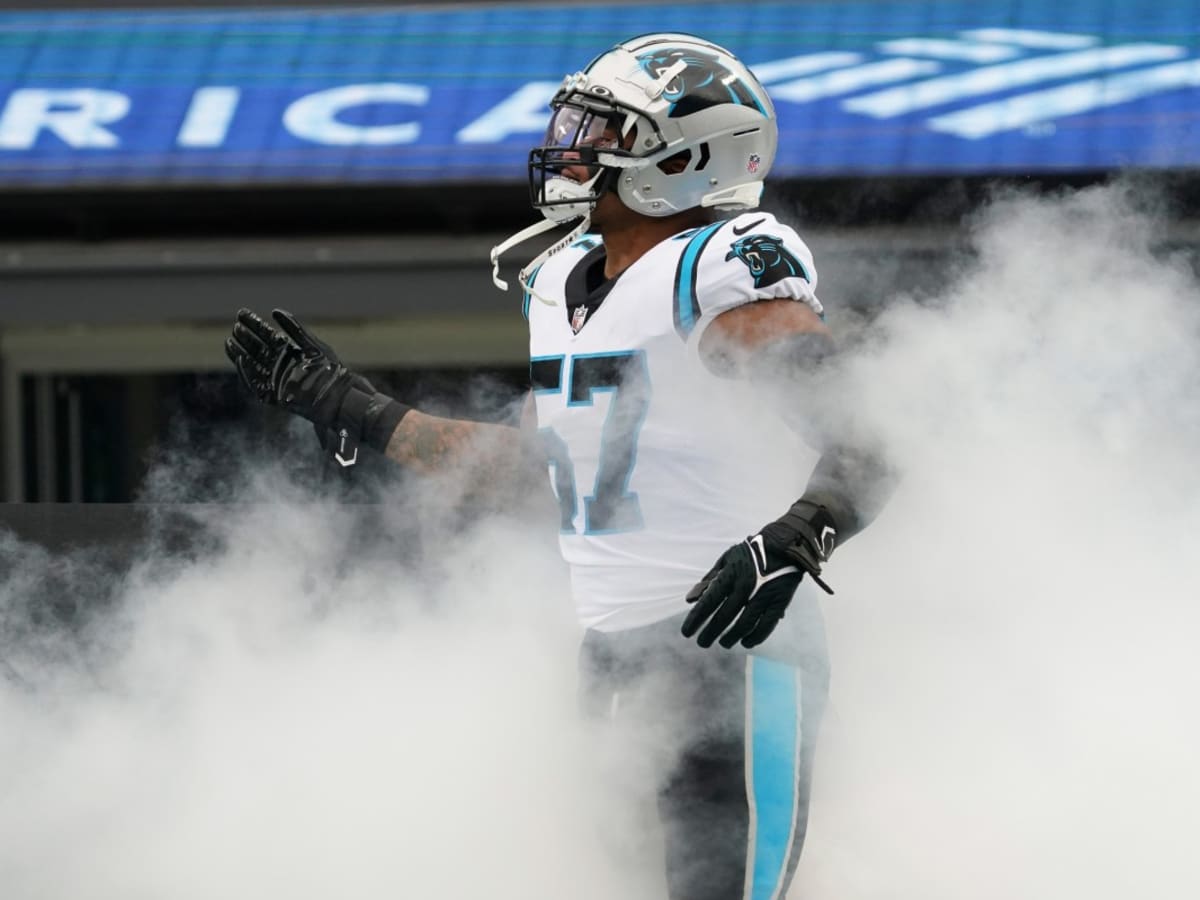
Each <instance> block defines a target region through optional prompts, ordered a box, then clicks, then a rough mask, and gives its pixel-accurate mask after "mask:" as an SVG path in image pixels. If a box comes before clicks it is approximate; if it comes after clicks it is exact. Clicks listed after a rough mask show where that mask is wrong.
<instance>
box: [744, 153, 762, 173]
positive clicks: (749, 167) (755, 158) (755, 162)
mask: <svg viewBox="0 0 1200 900" xmlns="http://www.w3.org/2000/svg"><path fill="white" fill-rule="evenodd" d="M761 162H762V157H761V156H759V155H758V154H757V153H751V154H750V161H749V162H747V163H746V171H747V172H749V173H750V174H751V175H753V174H754V173H755V172H757V171H758V166H759V163H761Z"/></svg>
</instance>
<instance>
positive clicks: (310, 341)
mask: <svg viewBox="0 0 1200 900" xmlns="http://www.w3.org/2000/svg"><path fill="white" fill-rule="evenodd" d="M271 315H272V317H273V318H274V319H275V321H276V322H277V323H278V324H279V327H280V328H282V329H283V333H282V334H281V333H280V332H279V331H276V330H275V329H274V328H272V327H271V326H270V325H268V324H267V323H266V322H264V321H263V320H262V319H260V318H259V317H258V316H256V315H255V314H254V313H252V312H251V311H250V310H248V309H242V310H239V311H238V314H237V321H236V322H235V323H234V326H233V334H232V335H231V336H230V337H228V338H226V340H225V353H226V354H227V355H228V356H229V359H230V360H231V361H232V362H233V364H234V365H235V366H236V367H237V370H238V374H239V375H241V376H242V381H243V382H245V384H246V386H247V387H248V388H249V389H250V390H251V391H252V392H253V393H254V396H256V397H257V398H258V399H259V400H261V401H262V402H263V403H268V404H272V405H278V406H281V407H283V408H284V409H286V410H288V411H289V412H292V413H295V414H296V415H298V416H303V417H304V418H305V419H308V420H309V421H310V422H312V423H313V427H314V428H315V429H316V432H317V438H318V439H319V440H320V441H321V446H322V447H328V446H330V442H331V440H332V439H333V437H334V436H335V434H334V423H335V421H336V420H337V417H338V413H339V411H340V410H341V406H342V401H343V400H344V399H345V398H346V394H347V393H348V392H349V391H350V389H351V388H358V389H359V390H360V391H362V392H363V393H365V394H368V395H371V394H374V393H375V388H374V387H373V386H372V385H371V382H369V381H367V379H365V378H363V377H362V376H361V375H356V374H355V373H354V372H351V371H350V370H349V369H347V368H346V367H345V366H344V365H342V362H341V360H340V359H338V357H337V354H336V353H334V352H333V348H332V347H330V346H329V345H328V344H326V343H325V342H324V341H322V340H319V339H317V338H316V337H313V335H311V334H309V333H308V331H306V330H305V329H304V327H303V326H302V325H301V324H300V323H299V322H297V321H296V319H295V317H293V316H292V314H291V313H289V312H287V311H285V310H282V309H276V310H274V311H272V313H271Z"/></svg>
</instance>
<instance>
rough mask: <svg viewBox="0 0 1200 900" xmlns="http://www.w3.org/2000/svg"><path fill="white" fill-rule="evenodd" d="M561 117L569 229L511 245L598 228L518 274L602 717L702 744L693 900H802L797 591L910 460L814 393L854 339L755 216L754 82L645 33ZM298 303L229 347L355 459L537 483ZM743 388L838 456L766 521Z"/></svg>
mask: <svg viewBox="0 0 1200 900" xmlns="http://www.w3.org/2000/svg"><path fill="white" fill-rule="evenodd" d="M551 111H552V112H551V116H550V122H549V127H548V128H547V131H546V136H545V139H544V141H543V142H542V144H541V146H538V147H536V148H535V149H534V150H533V151H532V152H531V154H530V160H529V179H530V187H531V192H532V201H533V205H534V207H536V208H537V209H539V210H541V211H542V213H543V214H544V221H542V222H539V223H538V224H537V225H534V226H532V227H530V228H528V229H525V230H524V231H523V232H521V233H519V234H517V235H514V236H513V237H512V238H510V239H509V240H508V241H505V242H504V243H503V244H501V245H500V246H499V247H497V248H496V249H495V250H494V251H493V254H492V259H493V263H495V262H496V260H497V259H498V257H499V255H500V254H501V253H502V252H504V251H505V250H507V249H508V248H510V247H511V246H515V245H516V244H517V243H520V242H522V241H524V240H527V239H528V238H530V237H531V236H533V235H535V234H537V233H539V232H542V231H546V230H549V229H550V228H553V227H555V226H556V225H560V224H563V223H569V222H571V221H573V220H578V224H577V225H576V226H575V228H574V229H573V230H572V231H571V232H570V234H568V235H567V236H566V237H565V238H563V239H562V240H559V241H558V242H556V243H555V244H553V245H552V246H551V247H549V248H548V249H547V250H546V251H544V252H542V253H541V254H539V256H538V257H537V258H536V259H534V260H533V261H532V262H531V263H530V264H529V265H528V266H526V267H525V268H524V269H523V270H522V271H521V274H520V276H519V280H520V283H521V286H522V288H523V291H524V302H523V310H524V314H525V316H526V317H527V319H528V322H529V351H530V379H531V388H532V389H531V391H530V394H529V397H528V400H527V407H526V411H527V415H526V417H525V418H526V426H525V427H526V428H527V430H528V431H530V432H536V435H537V437H538V438H539V442H540V446H541V448H542V450H543V451H544V454H545V462H546V467H547V471H548V473H549V480H550V484H551V486H552V488H553V490H554V493H555V496H556V498H557V500H558V505H559V525H560V531H561V535H560V544H561V548H562V553H563V556H564V558H565V559H566V561H567V563H568V564H569V567H570V574H571V584H572V591H573V594H574V602H575V605H576V608H577V611H578V615H579V619H580V622H581V623H582V625H583V626H584V628H585V633H584V638H583V642H582V650H581V667H580V669H581V677H582V679H583V695H584V697H585V698H586V699H587V706H588V708H589V709H590V710H592V711H594V712H595V714H596V715H598V716H624V715H629V716H641V717H643V718H642V720H641V721H643V722H644V723H645V724H646V726H647V727H649V726H650V724H651V723H657V724H661V723H662V722H664V721H669V722H670V725H671V728H672V730H673V732H674V734H675V735H676V737H677V738H678V740H679V743H678V744H677V746H676V747H675V752H674V753H673V754H672V756H671V760H670V763H669V764H668V765H667V766H666V767H665V771H663V772H662V773H661V778H660V779H659V782H658V793H657V806H658V810H659V816H660V819H661V823H662V826H663V833H664V837H665V847H666V872H667V879H668V883H669V887H670V894H671V897H672V898H675V900H734V898H742V897H745V898H764V900H766V898H780V897H783V896H784V895H785V893H786V891H787V887H788V884H789V882H790V880H791V877H792V873H793V871H794V869H795V866H796V862H797V860H798V857H799V853H800V848H801V845H802V843H803V840H804V834H805V827H806V822H807V810H808V797H809V781H810V773H811V767H812V758H813V746H814V741H815V736H816V731H817V727H818V724H819V721H820V717H821V710H822V707H823V703H824V698H825V694H826V684H827V666H826V660H825V652H824V639H823V634H822V627H821V622H820V617H819V613H818V607H817V603H816V598H817V594H816V592H815V591H814V590H812V589H811V588H809V587H808V586H807V584H806V585H805V586H804V587H803V588H801V589H800V590H798V588H800V587H801V582H802V581H806V582H808V583H810V584H816V585H818V586H820V587H822V588H824V589H825V590H828V588H827V587H825V584H824V582H823V581H822V569H823V567H824V566H825V564H826V562H827V561H828V560H829V558H830V555H831V554H832V553H833V551H834V549H835V548H836V547H838V546H839V545H840V544H841V543H843V542H844V541H845V540H846V539H847V538H849V537H850V536H851V535H853V534H854V533H855V532H857V531H858V530H860V529H861V528H862V527H863V526H864V525H865V524H866V523H867V522H868V521H869V520H870V518H871V517H872V516H873V515H874V513H875V511H876V509H877V508H878V505H879V503H880V502H881V498H882V497H883V495H884V494H885V493H886V484H887V481H888V477H887V472H886V467H885V466H883V465H881V464H880V463H879V461H878V459H877V458H876V456H875V455H874V454H872V453H869V452H866V451H864V450H863V449H862V448H860V447H856V446H853V445H852V444H851V443H850V442H849V441H848V439H847V436H846V429H845V428H844V427H843V425H842V424H841V423H839V422H838V421H836V420H835V417H833V416H830V415H828V411H826V412H825V413H822V412H821V411H819V410H818V409H817V408H816V406H815V405H814V406H813V407H812V408H811V409H806V408H805V404H804V399H803V398H805V397H806V396H811V395H812V394H813V391H814V385H815V384H816V382H817V380H818V379H817V375H818V374H819V373H820V371H821V368H822V366H827V365H828V364H829V359H830V357H831V355H832V354H833V353H834V345H833V341H832V339H831V336H830V333H829V330H828V328H827V327H826V325H825V322H824V316H823V309H822V305H821V302H820V301H819V300H818V299H817V294H816V287H817V272H816V268H815V267H814V265H813V259H812V254H811V253H810V252H809V249H808V247H807V246H806V245H805V244H804V242H803V241H802V240H801V239H800V238H799V237H798V236H797V234H796V232H795V231H794V230H793V229H792V228H790V227H789V226H787V225H785V224H783V223H781V222H779V221H778V220H776V218H775V217H774V216H772V215H770V214H768V213H764V212H756V211H755V209H756V207H757V206H758V203H759V198H760V195H761V193H762V189H763V179H764V178H765V177H766V175H767V173H768V172H769V171H770V169H771V164H772V161H773V160H774V157H775V149H776V141H777V128H776V121H775V113H774V109H773V107H772V104H771V100H770V98H769V97H768V96H767V93H766V91H765V90H764V89H763V87H762V85H761V84H759V82H758V80H757V79H756V78H755V77H754V75H753V74H752V73H751V72H750V70H749V69H748V68H747V67H746V66H745V65H743V64H742V63H741V62H740V61H739V60H738V59H737V58H735V57H734V56H733V55H732V54H731V53H729V52H728V51H727V50H725V49H723V48H721V47H719V46H717V45H715V44H712V43H709V42H707V41H704V40H702V39H700V38H697V37H694V36H689V35H683V34H654V35H647V36H643V37H638V38H634V39H632V40H629V41H626V42H624V43H621V44H619V45H617V46H616V47H613V48H612V49H610V50H608V51H607V52H605V53H603V54H601V55H600V56H599V57H597V58H596V59H595V60H593V62H592V63H591V64H590V65H588V66H587V68H585V69H584V70H583V71H581V72H578V73H576V74H573V75H570V76H568V77H567V78H566V79H565V80H564V82H563V84H562V86H561V88H560V89H559V91H558V92H557V94H556V95H555V97H554V99H553V101H552V103H551ZM494 277H495V276H494ZM497 282H498V283H500V284H501V285H502V286H503V283H502V282H499V279H498V277H497ZM274 318H275V321H276V323H277V325H278V328H276V327H274V326H272V325H270V324H268V323H267V322H266V321H264V320H263V319H260V318H259V317H258V316H256V315H254V314H253V313H252V312H250V311H248V310H242V311H241V312H239V314H238V317H237V322H236V324H235V326H234V329H233V335H232V337H231V338H230V339H229V340H228V342H227V345H226V349H227V352H228V354H229V357H230V359H231V360H232V361H233V362H234V364H235V365H236V366H237V369H238V371H239V372H240V373H241V375H242V378H243V379H244V381H245V382H246V384H247V385H248V386H249V387H250V389H251V390H253V391H254V392H255V393H256V395H257V396H258V397H259V399H261V400H262V401H264V402H266V403H274V404H278V405H280V406H282V407H283V408H285V409H288V410H290V411H292V412H294V413H296V414H298V415H300V416H303V417H305V418H307V419H309V420H311V421H312V422H313V423H314V425H315V427H316V430H317V433H318V435H319V436H320V437H321V440H322V443H323V444H324V445H325V446H326V447H327V448H329V449H330V451H331V452H333V453H334V454H335V455H336V456H337V457H338V458H339V459H340V460H341V461H342V462H343V464H345V463H348V462H352V461H353V459H354V458H356V454H357V453H358V448H359V446H360V445H365V446H368V447H372V448H374V449H375V450H377V451H379V452H382V453H384V454H386V455H387V456H388V457H390V458H391V459H393V460H395V461H397V462H399V463H401V464H404V465H407V466H411V467H415V468H416V469H417V470H421V471H437V470H441V469H444V468H445V467H447V466H451V465H455V464H457V463H458V462H459V461H461V460H463V459H467V458H469V456H470V454H471V453H474V452H476V451H477V450H478V448H480V447H482V446H486V447H487V448H488V453H489V456H488V462H487V467H486V469H487V473H488V474H487V477H488V478H492V479H495V478H496V477H497V476H496V473H497V472H498V471H500V472H503V471H512V472H515V471H516V469H517V467H518V465H519V462H518V461H519V459H520V457H521V454H522V447H523V446H525V445H523V443H522V440H521V437H520V435H519V433H518V429H516V428H511V427H508V426H505V425H497V424H485V423H479V422H472V421H466V420H459V419H452V418H444V417H439V416H434V415H429V414H426V413H424V412H422V411H420V410H419V409H414V408H412V407H411V406H409V405H408V404H406V403H404V402H403V401H401V400H399V399H396V398H392V397H388V396H386V395H384V394H381V393H379V392H377V391H376V390H375V389H374V387H373V386H372V385H371V384H370V382H368V381H367V380H366V379H364V378H362V377H361V376H358V375H356V374H355V373H353V372H352V371H350V370H348V369H347V368H346V367H345V366H344V365H343V364H342V363H341V362H340V361H339V360H338V358H337V356H336V355H335V354H334V352H333V351H332V350H331V348H329V347H328V346H327V345H325V344H323V343H322V342H321V341H319V340H318V339H316V338H315V337H313V336H312V335H311V334H310V333H308V332H307V331H306V330H305V329H304V328H303V326H301V325H300V324H299V323H298V322H297V321H296V320H295V319H294V318H293V317H292V316H290V315H289V314H288V313H286V312H284V311H281V310H276V311H275V312H274ZM729 378H745V379H750V380H751V382H755V381H759V382H761V383H764V384H765V383H767V382H768V381H769V382H771V383H773V384H780V383H782V384H784V385H785V386H786V387H787V388H788V389H787V390H785V391H783V392H782V393H781V396H783V397H790V398H792V400H791V402H792V403H794V405H795V407H796V408H795V409H785V410H781V412H782V413H783V414H784V415H785V416H786V417H788V418H789V419H792V420H797V419H799V420H805V419H807V420H808V426H807V427H806V435H808V438H809V440H810V441H812V442H815V443H816V444H817V447H816V449H817V450H818V452H820V454H821V455H820V459H819V461H818V462H817V464H816V467H815V469H814V470H812V472H811V474H810V475H809V477H808V487H807V489H806V490H805V491H804V492H803V494H802V496H800V498H799V499H797V500H795V502H793V503H791V505H790V507H789V506H787V505H786V504H787V500H786V499H785V498H779V506H780V507H782V510H781V512H782V514H781V515H778V517H777V518H775V519H774V520H772V521H768V522H766V524H763V520H762V518H755V516H756V515H758V514H757V513H755V512H754V511H753V508H752V505H751V504H748V503H747V502H746V498H745V494H746V491H745V490H744V487H745V485H746V483H747V481H748V480H750V478H749V475H750V472H751V471H752V470H753V469H754V468H755V460H754V459H753V458H749V457H748V456H747V455H746V453H745V452H744V448H743V449H742V450H739V449H738V444H737V441H731V440H729V439H728V438H729V435H728V434H727V433H725V431H726V430H725V429H722V427H721V426H719V425H718V424H717V423H716V421H715V420H714V418H713V417H712V416H710V415H709V410H710V406H709V404H708V403H707V401H708V399H709V398H711V397H714V396H716V395H717V394H718V393H719V391H720V387H719V385H720V384H721V383H722V380H724V379H729ZM726 383H727V382H726ZM763 396H766V392H765V391H764V393H763ZM799 475H800V480H803V473H799ZM764 518H765V516H764ZM785 612H788V613H789V620H788V626H789V627H786V628H780V629H778V631H777V630H776V626H777V625H778V624H779V622H780V620H781V619H782V618H783V616H784V613H785ZM714 644H716V645H719V646H718V647H715V648H714V647H713V645H714Z"/></svg>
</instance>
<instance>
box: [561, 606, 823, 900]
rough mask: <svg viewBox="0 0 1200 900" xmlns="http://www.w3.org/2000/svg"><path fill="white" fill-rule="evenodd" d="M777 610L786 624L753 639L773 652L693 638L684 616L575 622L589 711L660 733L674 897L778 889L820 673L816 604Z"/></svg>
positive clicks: (721, 897)
mask: <svg viewBox="0 0 1200 900" xmlns="http://www.w3.org/2000/svg"><path fill="white" fill-rule="evenodd" d="M799 599H800V598H799V597H798V598H797V600H798V601H799ZM799 605H801V604H798V603H796V604H793V607H796V606H799ZM788 619H792V620H793V621H792V623H790V624H791V629H790V631H791V637H789V635H788V634H787V633H786V632H787V631H788V629H784V627H783V625H781V626H780V629H779V630H778V631H777V633H776V634H774V635H772V637H771V639H770V640H769V641H768V642H767V643H766V644H765V645H764V647H763V648H761V649H763V650H764V651H765V652H768V653H771V656H770V657H768V656H765V655H757V650H756V652H755V654H753V655H752V654H749V653H746V652H743V651H731V650H725V649H723V648H721V647H720V646H714V647H711V648H708V649H703V648H701V647H699V646H698V645H696V644H695V643H694V642H692V641H687V640H685V639H684V638H683V637H682V636H681V635H680V634H679V625H680V623H681V621H682V616H680V617H678V618H675V619H671V620H668V621H666V622H662V623H658V624H656V625H651V626H648V627H646V628H638V629H631V630H628V631H619V632H607V633H605V632H598V631H588V632H587V633H586V634H585V635H584V639H583V645H582V648H581V658H580V669H581V676H582V678H581V688H582V697H583V702H584V708H585V710H586V712H587V713H588V714H589V716H591V717H594V718H595V719H598V720H606V719H607V720H610V721H612V722H613V723H614V724H616V723H619V724H620V725H622V726H625V727H626V730H629V729H632V730H633V731H634V732H642V733H644V734H652V735H654V737H653V739H652V740H653V741H654V742H655V743H656V744H658V747H656V748H655V752H658V753H659V754H660V757H661V764H660V765H659V766H658V767H657V771H656V778H655V781H656V786H655V787H656V801H657V811H658V818H659V823H660V825H661V828H662V836H663V841H664V844H665V850H666V875H667V884H668V887H669V891H670V897H671V900H782V898H783V897H784V896H785V895H786V893H787V888H788V885H789V883H790V882H791V879H792V876H793V874H794V872H795V869H796V864H797V862H798V861H799V857H800V850H801V848H802V846H803V844H804V835H805V831H806V827H807V824H808V802H809V788H810V783H811V776H812V766H813V750H814V745H815V742H816V735H817V729H818V727H819V725H820V720H821V714H822V712H823V710H824V705H825V699H826V696H827V693H828V683H829V679H828V664H827V661H826V653H825V641H824V631H823V628H822V625H821V622H820V618H819V613H818V612H817V610H816V607H815V604H814V605H812V606H810V607H808V608H807V609H791V610H789V613H788V617H787V618H785V620H784V621H785V622H788ZM797 620H799V621H797ZM663 747H666V751H665V752H662V750H663ZM643 749H645V745H643ZM630 752H634V753H640V752H642V751H641V750H638V749H631V751H630Z"/></svg>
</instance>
